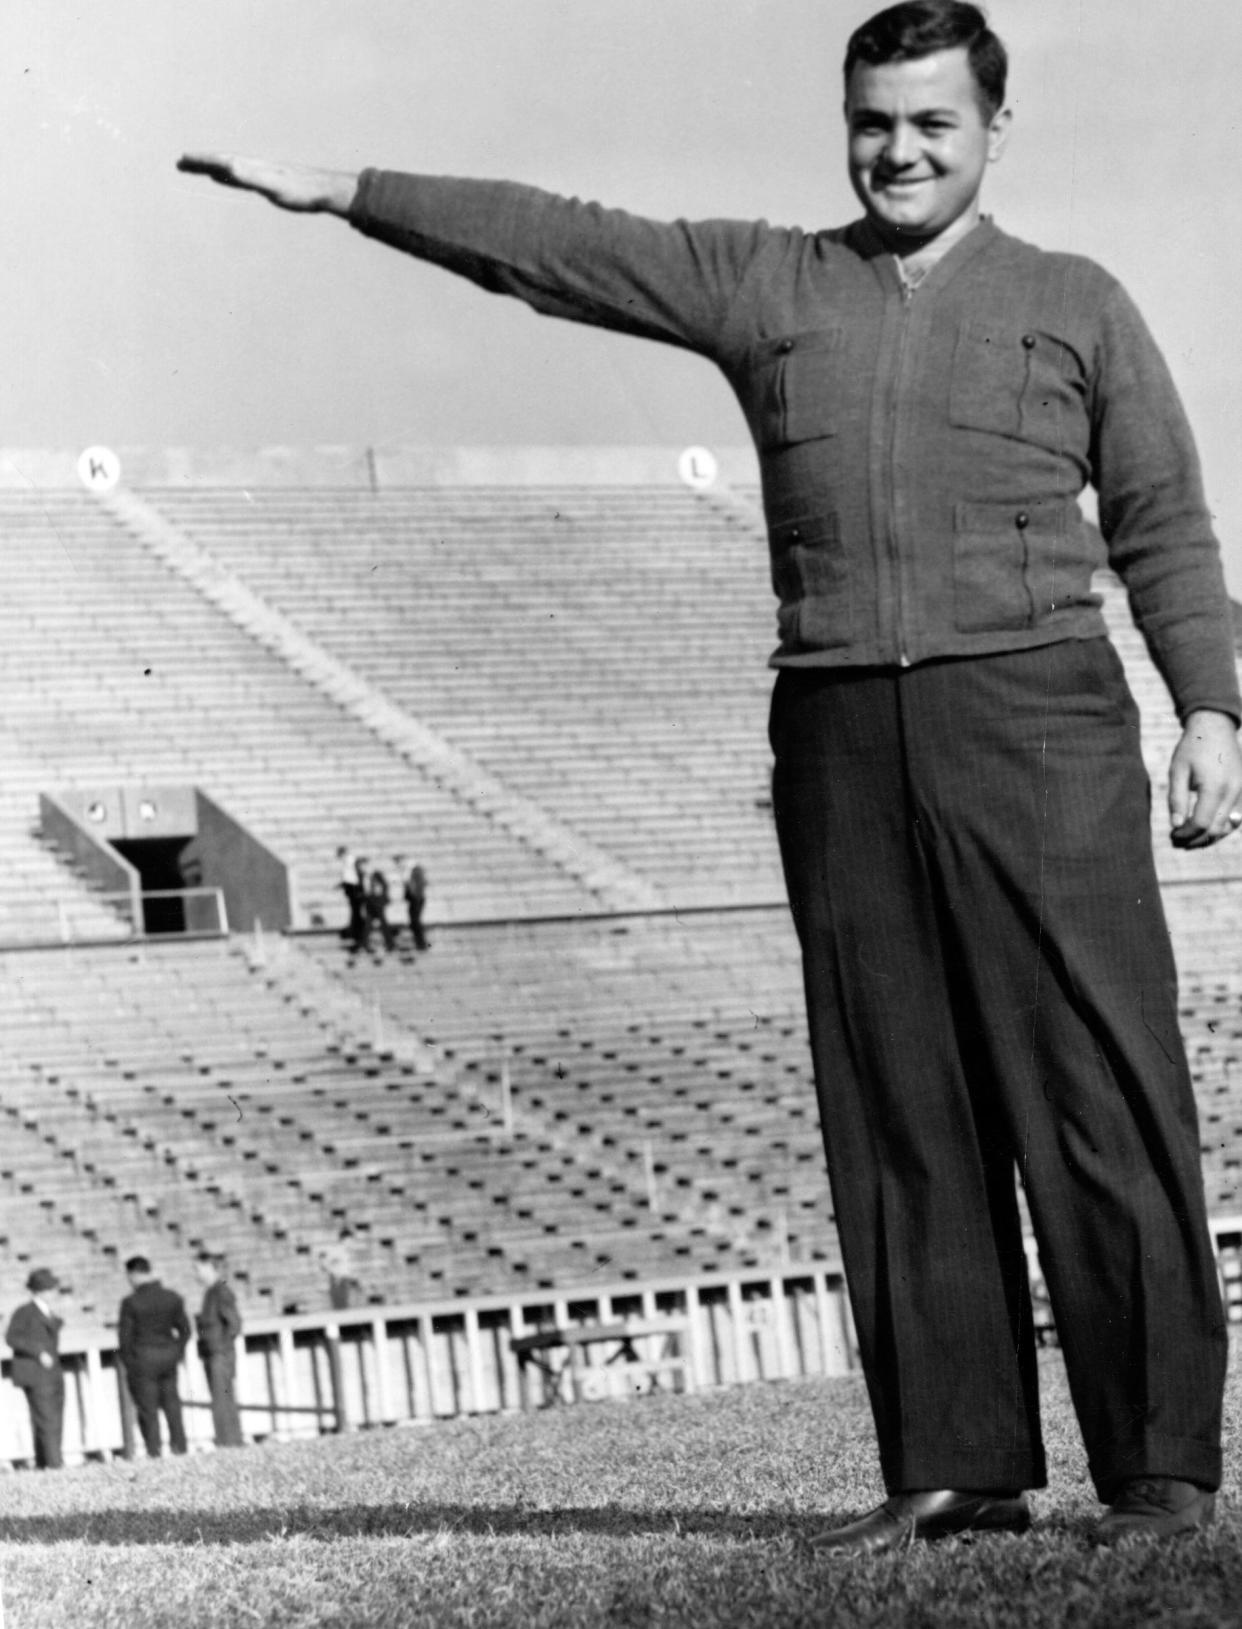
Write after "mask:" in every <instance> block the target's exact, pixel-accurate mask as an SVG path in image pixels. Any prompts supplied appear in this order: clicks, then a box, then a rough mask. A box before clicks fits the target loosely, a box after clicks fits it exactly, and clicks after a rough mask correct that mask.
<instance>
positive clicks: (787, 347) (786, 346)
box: [776, 339, 793, 356]
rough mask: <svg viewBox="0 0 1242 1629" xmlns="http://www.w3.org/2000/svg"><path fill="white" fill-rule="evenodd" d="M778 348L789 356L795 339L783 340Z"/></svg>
mask: <svg viewBox="0 0 1242 1629" xmlns="http://www.w3.org/2000/svg"><path fill="white" fill-rule="evenodd" d="M776 348H777V350H778V351H779V352H780V353H781V355H782V356H788V355H789V353H790V351H792V350H793V340H792V339H783V340H781V342H780V344H779V345H778V346H777V347H776Z"/></svg>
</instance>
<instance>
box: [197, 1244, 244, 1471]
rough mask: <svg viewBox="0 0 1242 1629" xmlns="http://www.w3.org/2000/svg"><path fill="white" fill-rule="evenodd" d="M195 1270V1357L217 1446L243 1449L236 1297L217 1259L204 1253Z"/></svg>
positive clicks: (239, 1330) (239, 1327)
mask: <svg viewBox="0 0 1242 1629" xmlns="http://www.w3.org/2000/svg"><path fill="white" fill-rule="evenodd" d="M194 1270H195V1272H196V1273H197V1274H198V1281H199V1283H200V1284H201V1285H202V1286H203V1292H204V1293H203V1304H202V1306H201V1307H200V1308H199V1313H198V1355H199V1358H200V1359H201V1361H202V1365H203V1368H204V1369H205V1370H206V1372H207V1389H208V1391H209V1392H210V1393H211V1423H212V1425H213V1426H214V1428H215V1434H216V1447H217V1448H243V1447H244V1446H245V1438H244V1437H243V1436H242V1428H241V1415H240V1414H239V1413H238V1410H237V1394H236V1381H237V1337H238V1336H239V1335H240V1334H241V1326H242V1323H241V1313H240V1312H238V1310H237V1297H236V1296H235V1295H234V1294H233V1291H232V1290H231V1289H230V1288H229V1286H228V1284H227V1283H226V1282H225V1280H224V1277H223V1274H222V1273H221V1264H220V1258H219V1257H218V1256H212V1255H209V1254H208V1253H207V1252H206V1251H204V1252H203V1254H202V1255H200V1256H199V1258H198V1260H197V1261H196V1262H195V1264H194Z"/></svg>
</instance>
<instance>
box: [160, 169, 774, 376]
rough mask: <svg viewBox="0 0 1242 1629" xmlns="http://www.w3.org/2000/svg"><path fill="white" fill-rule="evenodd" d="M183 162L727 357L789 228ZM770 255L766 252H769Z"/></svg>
mask: <svg viewBox="0 0 1242 1629" xmlns="http://www.w3.org/2000/svg"><path fill="white" fill-rule="evenodd" d="M179 168H180V169H182V170H183V171H185V172H187V173H189V174H194V175H205V176H207V177H209V178H210V179H211V180H214V181H217V182H219V183H220V184H222V185H224V186H229V187H238V188H241V189H242V190H244V191H248V192H255V193H258V194H259V195H260V196H261V197H264V198H266V199H268V200H269V201H270V202H271V203H273V204H276V205H277V206H278V207H279V208H281V209H288V210H294V211H297V212H300V213H304V214H314V213H320V214H332V215H337V216H339V217H341V218H343V219H346V220H348V221H349V222H350V224H351V225H352V226H354V227H355V228H357V229H358V230H359V231H361V232H364V233H365V234H366V235H367V236H368V237H372V238H375V239H377V240H378V241H379V242H382V243H386V244H388V245H389V246H390V247H392V248H395V249H398V250H400V251H401V252H402V253H404V254H409V255H413V256H414V257H415V258H417V259H419V260H423V261H427V262H429V263H431V264H433V265H438V266H441V267H443V268H444V269H445V270H447V271H451V272H455V273H457V274H458V275H459V276H462V277H467V278H469V279H470V280H471V281H472V282H474V283H476V284H477V285H478V286H479V287H480V288H484V289H486V290H488V291H489V292H491V293H495V294H509V295H512V296H514V297H515V298H517V299H519V300H522V301H523V302H525V304H527V305H529V306H531V307H533V308H534V309H535V310H536V311H539V312H541V313H543V314H544V315H545V316H553V317H562V318H566V319H568V320H570V321H573V322H582V323H588V324H591V325H592V326H595V327H601V328H608V329H611V330H613V331H614V332H617V333H626V334H634V335H637V336H639V337H641V338H644V339H654V340H658V341H662V342H663V343H665V344H670V345H679V346H683V347H685V348H686V349H689V350H693V351H697V352H698V353H699V354H701V355H704V356H707V357H709V358H711V359H712V360H713V361H716V362H723V361H724V360H725V356H726V353H727V352H728V350H729V347H730V344H731V342H733V341H734V340H736V339H737V338H738V336H737V335H735V334H733V332H732V329H731V326H730V317H731V314H732V313H733V311H734V308H735V301H736V296H737V294H738V291H739V289H740V287H741V286H742V284H743V282H744V281H745V280H746V279H747V277H748V276H750V275H752V274H754V275H755V276H757V277H762V275H763V273H762V271H761V270H760V269H758V265H759V261H760V260H761V259H763V258H764V257H765V256H767V255H768V254H775V255H776V256H779V255H780V254H781V253H782V252H783V251H784V248H785V247H786V245H787V243H788V241H789V239H790V237H791V234H788V233H782V232H776V231H773V229H772V228H770V227H768V226H766V224H765V223H763V222H754V221H697V222H695V221H684V220H679V221H656V220H650V219H647V218H645V217H643V216H640V215H633V214H630V213H628V212H627V211H625V210H620V209H608V208H605V207H603V206H602V205H600V204H595V203H587V202H583V201H582V200H580V199H577V198H564V197H560V196H558V195H557V194H555V193H551V192H545V191H543V190H542V189H540V188H538V187H529V186H523V185H521V184H519V183H517V182H510V181H487V180H477V179H463V178H458V177H452V176H429V175H406V174H402V173H399V172H396V171H391V170H379V169H365V170H363V171H361V172H360V173H358V174H350V173H347V172H344V171H337V170H320V169H310V168H305V167H301V166H296V165H288V164H275V163H269V162H268V161H267V160H264V159H252V158H239V157H235V156H232V155H229V154H220V153H189V154H186V156H185V157H183V158H182V159H181V161H180V165H179ZM765 264H766V261H765Z"/></svg>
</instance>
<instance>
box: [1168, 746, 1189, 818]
mask: <svg viewBox="0 0 1242 1629" xmlns="http://www.w3.org/2000/svg"><path fill="white" fill-rule="evenodd" d="M1189 817H1190V765H1189V763H1188V762H1187V761H1186V758H1185V756H1184V755H1183V754H1182V753H1181V752H1176V753H1174V755H1173V762H1172V764H1171V765H1170V766H1169V825H1170V826H1172V827H1173V829H1174V831H1176V830H1177V829H1178V827H1179V826H1184V825H1185V824H1186V821H1187V820H1188V819H1189Z"/></svg>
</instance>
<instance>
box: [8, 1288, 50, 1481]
mask: <svg viewBox="0 0 1242 1629" xmlns="http://www.w3.org/2000/svg"><path fill="white" fill-rule="evenodd" d="M26 1288H27V1289H28V1290H29V1291H30V1299H29V1301H25V1302H23V1303H22V1305H21V1306H20V1307H18V1309H17V1311H16V1312H15V1313H14V1314H13V1316H12V1317H11V1318H10V1319H9V1327H8V1329H7V1330H6V1331H5V1335H4V1338H5V1340H6V1341H7V1342H8V1344H9V1345H10V1346H11V1347H12V1349H13V1365H12V1379H13V1384H14V1385H15V1386H20V1387H21V1389H22V1390H23V1391H24V1392H25V1393H26V1403H27V1405H28V1406H29V1409H30V1432H31V1435H32V1436H33V1438H34V1450H35V1464H36V1466H38V1468H39V1469H40V1470H41V1471H55V1470H59V1469H60V1467H61V1465H62V1464H63V1460H62V1459H61V1454H60V1441H61V1434H62V1429H63V1426H64V1419H65V1376H64V1371H63V1370H62V1368H61V1366H60V1350H59V1348H60V1331H61V1326H62V1325H63V1323H64V1319H63V1318H60V1317H57V1315H56V1314H55V1313H54V1312H53V1311H52V1307H51V1303H50V1302H49V1300H48V1296H49V1295H50V1293H51V1292H52V1291H53V1290H55V1289H57V1288H58V1286H57V1283H56V1275H55V1274H54V1273H53V1272H51V1270H50V1269H49V1268H47V1267H36V1268H35V1270H34V1271H33V1272H32V1273H31V1275H30V1277H29V1278H28V1279H27V1280H26Z"/></svg>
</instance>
